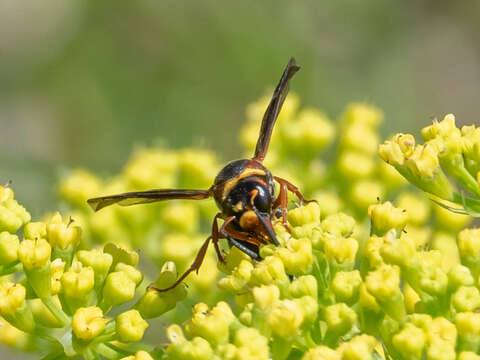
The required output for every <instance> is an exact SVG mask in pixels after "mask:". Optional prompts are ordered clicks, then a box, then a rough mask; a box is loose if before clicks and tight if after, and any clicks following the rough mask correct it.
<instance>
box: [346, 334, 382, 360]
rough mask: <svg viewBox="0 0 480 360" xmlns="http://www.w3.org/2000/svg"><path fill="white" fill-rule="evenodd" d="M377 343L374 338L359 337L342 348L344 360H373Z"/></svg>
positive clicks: (367, 336)
mask: <svg viewBox="0 0 480 360" xmlns="http://www.w3.org/2000/svg"><path fill="white" fill-rule="evenodd" d="M376 345H377V341H376V340H375V338H374V337H373V336H369V335H359V336H356V337H354V338H353V339H352V340H350V341H349V342H347V343H343V344H342V345H341V346H340V351H341V352H342V355H343V357H342V360H372V359H373V355H372V353H373V350H374V348H375V346H376Z"/></svg>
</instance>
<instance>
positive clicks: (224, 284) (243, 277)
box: [218, 260, 253, 292]
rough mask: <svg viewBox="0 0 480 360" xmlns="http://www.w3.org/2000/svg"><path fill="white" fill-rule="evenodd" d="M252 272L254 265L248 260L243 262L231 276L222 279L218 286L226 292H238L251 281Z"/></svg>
mask: <svg viewBox="0 0 480 360" xmlns="http://www.w3.org/2000/svg"><path fill="white" fill-rule="evenodd" d="M252 270H253V265H252V263H251V262H250V261H248V260H242V261H241V262H240V264H239V265H238V266H237V267H235V268H234V270H233V272H232V274H231V275H228V276H227V277H224V278H221V279H220V280H219V281H218V286H219V287H220V288H221V289H223V290H226V291H231V292H238V291H240V290H241V289H243V288H244V287H245V285H246V284H247V283H248V282H249V281H250V277H251V274H252Z"/></svg>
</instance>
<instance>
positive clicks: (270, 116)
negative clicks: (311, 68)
mask: <svg viewBox="0 0 480 360" xmlns="http://www.w3.org/2000/svg"><path fill="white" fill-rule="evenodd" d="M298 70H300V67H299V66H297V64H296V62H295V59H294V58H291V59H290V61H289V62H288V64H287V66H286V68H285V70H284V71H283V74H282V77H281V78H280V82H279V83H278V85H277V87H276V88H275V91H274V92H273V96H272V99H271V100H270V103H269V104H268V107H267V110H266V111H265V114H264V115H263V119H262V127H261V128H260V135H259V136H258V140H257V146H256V148H255V155H254V157H253V158H254V159H255V160H258V161H263V159H264V158H265V155H266V154H267V150H268V144H269V143H270V138H271V136H272V131H273V127H274V125H275V121H276V120H277V117H278V114H279V113H280V110H281V109H282V105H283V102H284V101H285V98H286V97H287V94H288V88H289V85H288V82H289V80H290V79H291V78H292V77H293V75H295V73H296V72H297V71H298Z"/></svg>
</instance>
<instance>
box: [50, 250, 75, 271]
mask: <svg viewBox="0 0 480 360" xmlns="http://www.w3.org/2000/svg"><path fill="white" fill-rule="evenodd" d="M73 250H75V247H74V246H73V245H70V246H68V247H67V248H66V249H62V248H61V247H59V246H55V247H54V248H53V258H60V259H62V261H64V262H65V264H66V266H67V267H70V265H71V264H72V259H73Z"/></svg>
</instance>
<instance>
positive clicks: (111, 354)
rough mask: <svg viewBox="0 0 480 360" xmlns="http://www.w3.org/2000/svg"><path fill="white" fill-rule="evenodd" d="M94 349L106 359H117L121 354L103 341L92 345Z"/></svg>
mask: <svg viewBox="0 0 480 360" xmlns="http://www.w3.org/2000/svg"><path fill="white" fill-rule="evenodd" d="M94 349H95V351H96V352H97V353H98V354H100V355H102V356H103V357H105V358H107V359H119V358H121V357H122V355H123V354H120V353H119V352H118V351H116V350H114V349H112V348H111V347H110V346H108V345H107V344H104V343H99V344H97V345H96V346H95V347H94Z"/></svg>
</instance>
